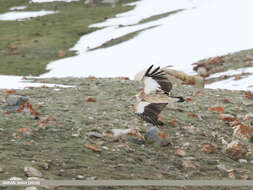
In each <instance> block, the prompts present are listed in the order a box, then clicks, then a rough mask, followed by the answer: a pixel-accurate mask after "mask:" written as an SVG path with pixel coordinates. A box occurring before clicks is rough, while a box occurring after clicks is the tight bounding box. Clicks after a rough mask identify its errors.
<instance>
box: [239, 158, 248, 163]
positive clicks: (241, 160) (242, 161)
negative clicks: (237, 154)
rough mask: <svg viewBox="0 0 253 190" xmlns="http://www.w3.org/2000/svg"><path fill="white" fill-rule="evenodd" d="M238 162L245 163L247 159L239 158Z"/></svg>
mask: <svg viewBox="0 0 253 190" xmlns="http://www.w3.org/2000/svg"><path fill="white" fill-rule="evenodd" d="M238 162H240V163H245V164H246V163H248V161H247V160H245V159H239V160H238Z"/></svg>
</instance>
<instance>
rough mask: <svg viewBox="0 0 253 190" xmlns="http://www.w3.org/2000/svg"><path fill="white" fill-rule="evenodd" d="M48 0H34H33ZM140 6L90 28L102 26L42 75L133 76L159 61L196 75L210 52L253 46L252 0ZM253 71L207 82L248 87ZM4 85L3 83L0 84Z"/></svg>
mask: <svg viewBox="0 0 253 190" xmlns="http://www.w3.org/2000/svg"><path fill="white" fill-rule="evenodd" d="M46 1H47V2H48V1H49V0H44V1H43V0H33V2H46ZM131 5H136V7H135V8H134V9H133V10H131V11H128V12H125V13H121V14H118V15H117V16H116V17H115V18H111V19H108V20H106V21H105V22H102V23H96V24H93V25H91V26H90V27H99V28H101V29H99V30H97V31H95V32H92V33H90V34H88V35H85V36H83V37H81V38H80V40H79V42H78V43H77V44H76V45H75V46H74V47H72V48H71V50H75V51H76V52H77V55H76V56H73V57H68V58H64V59H60V60H57V61H53V62H51V63H50V64H49V65H48V66H47V69H49V70H50V71H49V72H48V73H45V74H43V75H41V77H68V76H72V77H87V76H89V75H94V76H96V77H117V76H128V77H130V78H131V79H133V77H134V75H135V74H136V73H137V72H138V71H140V70H142V69H143V68H148V67H149V66H150V65H151V64H155V66H161V67H163V66H167V65H172V66H173V69H178V70H181V71H184V72H186V73H188V74H194V73H195V72H194V71H193V69H192V67H193V66H192V63H194V62H196V61H198V60H200V59H204V58H207V57H213V56H218V55H224V54H227V53H232V52H236V51H239V50H244V49H250V48H253V38H252V34H253V26H252V24H251V18H253V11H252V7H253V1H252V0H244V1H241V0H140V1H137V2H135V3H131ZM178 9H184V10H183V11H181V12H179V13H176V14H173V15H170V16H168V17H166V18H161V19H159V20H155V21H152V22H148V23H144V24H138V22H139V21H141V20H142V19H145V18H149V17H151V16H154V15H159V14H162V13H167V12H169V11H173V10H178ZM143 29H146V30H145V31H143V32H141V33H139V34H138V35H137V36H136V37H135V38H133V39H131V40H128V41H126V42H123V43H120V44H117V45H115V46H112V47H108V48H103V49H102V48H101V49H96V50H93V51H88V50H89V49H91V48H96V47H99V46H101V45H102V44H104V43H106V42H108V41H110V40H112V39H115V38H119V37H122V36H124V35H126V34H129V33H131V32H136V31H139V30H143ZM250 80H251V81H253V80H252V78H251V76H249V77H247V78H243V79H241V80H236V81H235V80H233V79H228V80H225V81H221V82H217V83H214V84H211V85H207V87H210V88H231V89H237V90H239V89H249V90H251V89H252V87H249V86H250V85H252V82H251V81H250ZM0 87H1V86H0Z"/></svg>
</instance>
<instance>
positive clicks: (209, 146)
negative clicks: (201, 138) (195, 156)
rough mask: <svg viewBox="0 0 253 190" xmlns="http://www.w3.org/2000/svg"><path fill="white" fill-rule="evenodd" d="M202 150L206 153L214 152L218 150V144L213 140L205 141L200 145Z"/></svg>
mask: <svg viewBox="0 0 253 190" xmlns="http://www.w3.org/2000/svg"><path fill="white" fill-rule="evenodd" d="M200 150H201V151H203V152H204V153H206V154H210V153H214V152H215V151H216V145H215V144H213V143H211V142H205V143H203V144H202V145H201V146H200Z"/></svg>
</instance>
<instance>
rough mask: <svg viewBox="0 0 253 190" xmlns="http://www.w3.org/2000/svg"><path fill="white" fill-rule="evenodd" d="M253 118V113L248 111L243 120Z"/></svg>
mask: <svg viewBox="0 0 253 190" xmlns="http://www.w3.org/2000/svg"><path fill="white" fill-rule="evenodd" d="M251 119H253V113H248V114H246V115H245V116H244V118H243V120H251Z"/></svg>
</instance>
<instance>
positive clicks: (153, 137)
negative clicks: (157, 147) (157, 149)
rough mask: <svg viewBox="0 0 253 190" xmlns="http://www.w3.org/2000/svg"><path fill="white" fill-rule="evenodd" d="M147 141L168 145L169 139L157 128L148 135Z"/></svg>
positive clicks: (153, 128)
mask: <svg viewBox="0 0 253 190" xmlns="http://www.w3.org/2000/svg"><path fill="white" fill-rule="evenodd" d="M146 139H147V141H148V142H155V143H158V144H161V145H167V144H168V141H167V137H166V135H165V134H164V133H163V132H161V131H160V130H159V129H158V128H157V127H151V128H150V129H149V130H148V131H147V133H146Z"/></svg>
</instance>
